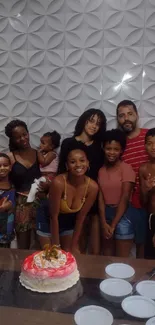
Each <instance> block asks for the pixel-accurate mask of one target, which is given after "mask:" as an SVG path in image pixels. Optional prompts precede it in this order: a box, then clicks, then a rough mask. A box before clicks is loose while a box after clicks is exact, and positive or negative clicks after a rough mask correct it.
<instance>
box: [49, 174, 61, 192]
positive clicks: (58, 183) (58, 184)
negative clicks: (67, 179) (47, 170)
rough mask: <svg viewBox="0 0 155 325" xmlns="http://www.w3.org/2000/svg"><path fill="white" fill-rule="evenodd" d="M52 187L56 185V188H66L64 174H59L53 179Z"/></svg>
mask: <svg viewBox="0 0 155 325" xmlns="http://www.w3.org/2000/svg"><path fill="white" fill-rule="evenodd" d="M51 186H52V187H55V188H59V189H60V188H61V189H63V188H64V177H63V174H60V175H58V176H56V177H55V178H54V179H53V181H52V184H51Z"/></svg>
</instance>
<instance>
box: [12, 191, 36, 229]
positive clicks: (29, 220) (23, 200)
mask: <svg viewBox="0 0 155 325" xmlns="http://www.w3.org/2000/svg"><path fill="white" fill-rule="evenodd" d="M38 205H39V203H38V201H34V202H32V203H27V196H24V195H22V194H17V199H16V212H15V230H16V232H25V231H27V230H30V229H34V228H35V227H36V211H37V208H38Z"/></svg>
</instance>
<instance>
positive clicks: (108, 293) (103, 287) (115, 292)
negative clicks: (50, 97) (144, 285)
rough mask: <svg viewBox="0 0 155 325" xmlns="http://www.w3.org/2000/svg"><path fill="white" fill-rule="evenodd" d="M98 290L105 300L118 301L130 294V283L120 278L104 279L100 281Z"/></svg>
mask: <svg viewBox="0 0 155 325" xmlns="http://www.w3.org/2000/svg"><path fill="white" fill-rule="evenodd" d="M100 291H101V294H102V295H103V297H104V298H105V299H106V300H108V301H111V302H115V303H120V302H122V300H123V299H124V298H126V297H127V296H129V295H131V294H132V285H131V284H130V283H129V282H127V281H125V280H122V279H116V278H115V279H106V280H104V281H102V282H101V283H100Z"/></svg>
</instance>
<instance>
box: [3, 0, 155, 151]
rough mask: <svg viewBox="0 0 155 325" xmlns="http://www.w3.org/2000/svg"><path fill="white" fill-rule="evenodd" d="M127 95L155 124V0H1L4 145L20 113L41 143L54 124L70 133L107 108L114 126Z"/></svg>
mask: <svg viewBox="0 0 155 325" xmlns="http://www.w3.org/2000/svg"><path fill="white" fill-rule="evenodd" d="M125 98H128V99H131V100H134V101H135V102H136V104H137V106H138V109H139V115H140V125H142V126H145V127H154V126H155V0H117V1H116V0H81V1H80V0H53V1H52V0H5V1H3V0H1V1H0V134H1V138H0V139H1V141H0V149H1V150H3V149H4V148H6V147H7V143H8V142H7V139H6V138H5V136H4V127H5V125H6V123H7V122H8V121H9V120H11V119H12V118H20V119H23V120H24V121H26V122H27V123H28V127H29V130H30V133H31V140H32V143H33V145H38V142H39V137H40V135H41V134H43V132H45V131H47V130H53V129H56V130H57V131H59V132H60V133H61V134H62V135H63V136H67V135H70V134H71V133H72V131H73V129H74V126H75V123H76V121H77V118H78V117H79V116H80V114H81V113H82V112H83V111H84V110H86V109H88V108H91V107H95V108H101V109H102V110H103V111H104V112H105V114H106V116H107V118H108V128H111V127H114V126H115V111H116V105H117V103H118V102H119V101H120V100H123V99H125Z"/></svg>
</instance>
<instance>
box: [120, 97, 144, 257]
mask: <svg viewBox="0 0 155 325" xmlns="http://www.w3.org/2000/svg"><path fill="white" fill-rule="evenodd" d="M117 122H118V125H119V127H120V128H121V129H122V131H124V132H125V133H126V135H127V145H126V149H125V152H124V154H123V160H124V161H125V162H126V163H128V164H130V165H131V166H132V168H133V170H134V171H135V173H136V184H135V189H134V192H133V196H132V204H133V206H134V207H135V208H136V209H137V210H136V211H137V215H135V216H133V220H131V221H132V222H133V223H134V226H135V242H136V248H137V257H143V256H144V242H145V236H146V231H147V224H146V219H147V218H146V212H145V210H144V209H142V207H141V203H140V191H139V167H140V165H141V164H142V163H144V162H146V161H147V160H148V156H147V153H146V151H145V135H146V132H147V129H140V128H139V127H138V110H137V107H136V105H135V104H134V103H133V102H132V101H130V100H123V101H121V102H120V103H119V104H118V105H117Z"/></svg>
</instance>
